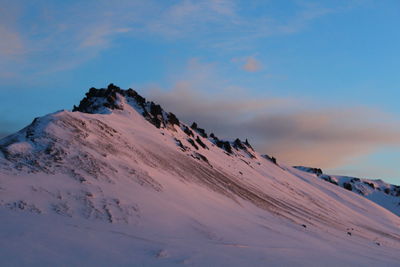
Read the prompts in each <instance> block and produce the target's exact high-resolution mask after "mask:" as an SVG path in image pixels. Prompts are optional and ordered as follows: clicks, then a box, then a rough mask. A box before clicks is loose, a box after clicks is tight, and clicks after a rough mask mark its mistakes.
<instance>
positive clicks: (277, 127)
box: [150, 82, 400, 168]
mask: <svg viewBox="0 0 400 267" xmlns="http://www.w3.org/2000/svg"><path fill="white" fill-rule="evenodd" d="M191 86H192V85H191V84H190V83H189V82H187V83H180V84H178V85H177V87H175V88H173V89H172V90H171V91H167V92H166V91H161V90H153V91H152V92H151V93H150V95H151V98H152V99H155V100H157V101H158V102H159V103H161V104H162V105H163V106H165V108H166V109H167V110H169V111H172V112H175V113H176V114H177V115H178V117H179V118H181V119H182V120H183V121H185V122H187V123H191V122H192V121H196V122H197V123H198V124H199V125H200V126H201V127H204V128H206V130H207V131H208V132H214V133H216V134H217V135H218V136H219V137H221V138H230V139H233V138H236V137H239V138H249V140H251V142H252V143H253V144H254V145H255V146H256V148H257V150H258V151H259V152H261V153H267V154H272V155H274V156H276V157H277V158H278V159H279V160H282V161H284V162H287V163H289V164H293V165H295V164H296V165H297V164H303V165H312V166H318V167H322V168H334V167H337V166H340V165H342V164H345V163H347V161H348V160H351V159H354V158H356V157H358V156H362V155H366V154H368V153H371V152H373V151H374V150H376V149H379V148H382V147H387V146H399V145H400V127H398V126H397V125H400V123H399V121H396V120H395V119H393V118H392V117H391V115H390V114H385V113H383V112H378V111H375V110H370V109H364V108H357V107H347V108H339V107H337V108H333V107H330V108H304V103H300V102H296V101H294V100H291V99H265V98H255V97H250V96H246V95H245V94H243V93H239V94H235V93H226V94H219V95H218V94H217V95H216V94H206V93H200V92H199V91H195V90H194V89H193V88H192V87H191ZM309 106H312V105H309Z"/></svg>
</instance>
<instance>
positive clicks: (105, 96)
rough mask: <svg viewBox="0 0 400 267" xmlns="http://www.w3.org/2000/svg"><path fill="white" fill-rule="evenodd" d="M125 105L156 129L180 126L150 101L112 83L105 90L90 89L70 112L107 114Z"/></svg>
mask: <svg viewBox="0 0 400 267" xmlns="http://www.w3.org/2000/svg"><path fill="white" fill-rule="evenodd" d="M125 104H128V105H130V106H131V107H132V108H134V109H135V110H136V111H137V112H139V113H140V114H142V115H143V116H144V117H145V118H146V119H147V120H148V121H149V122H151V123H152V124H153V125H154V126H156V127H157V128H164V127H166V126H167V125H168V124H170V125H178V126H179V125H180V122H179V119H178V118H177V117H176V116H175V114H173V113H171V112H168V113H167V112H165V111H164V110H163V109H162V107H161V106H160V105H158V104H156V103H154V102H152V101H146V98H144V97H142V96H141V95H139V94H138V93H137V92H136V91H135V90H133V89H131V88H129V89H126V90H125V89H121V88H120V87H118V86H116V85H114V84H113V83H110V84H109V85H108V86H107V88H100V89H97V88H94V87H92V88H90V89H89V91H88V92H87V93H86V96H85V97H84V98H83V99H82V100H81V102H80V103H79V106H75V105H74V107H73V109H72V111H73V112H76V111H80V112H84V113H90V114H108V113H111V112H113V110H124V105H125Z"/></svg>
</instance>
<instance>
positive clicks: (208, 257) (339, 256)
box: [0, 85, 400, 266]
mask: <svg viewBox="0 0 400 267" xmlns="http://www.w3.org/2000/svg"><path fill="white" fill-rule="evenodd" d="M0 218H1V220H0V229H1V231H0V265H2V266H7V265H8V266H14V265H40V266H54V265H57V266H64V265H65V266H71V265H81V266H83V265H84V266H87V265H100V266H110V265H113V266H125V265H129V266H132V265H134V266H149V265H150V266H151V265H163V266H164V265H182V264H183V265H190V266H276V265H278V266H291V265H296V266H321V265H326V266H337V265H339V264H340V265H344V266H349V265H352V266H354V265H357V266H377V265H380V266H381V265H384V266H396V265H398V262H399V260H400V253H399V251H400V228H399V226H400V218H399V217H398V216H396V215H395V214H393V213H391V212H390V211H388V210H386V209H384V208H382V207H381V206H379V205H377V204H375V203H374V202H372V201H370V200H368V199H366V198H364V197H361V196H359V195H357V194H355V193H353V192H350V191H348V190H345V189H343V188H341V187H338V186H336V185H333V184H331V183H327V182H325V181H323V180H321V179H320V178H318V177H316V176H315V175H314V174H313V173H308V172H304V171H302V170H298V169H296V168H293V167H290V166H287V165H285V164H282V163H279V165H278V164H277V162H276V160H275V159H274V158H272V157H268V156H261V155H260V154H259V153H257V152H256V151H254V149H253V148H252V146H251V145H250V143H249V142H248V141H247V140H245V141H242V140H239V139H237V140H235V141H227V140H222V139H219V138H218V137H216V136H215V135H214V134H208V133H207V132H206V131H205V130H204V129H202V128H200V127H199V126H198V125H197V124H196V123H193V124H192V125H191V126H189V125H187V124H185V123H183V122H181V121H179V119H178V118H177V117H176V116H175V115H174V114H173V113H169V112H166V111H164V110H163V109H162V108H161V107H160V106H159V105H157V104H155V103H153V102H148V101H146V100H145V99H144V98H143V97H141V96H140V95H138V94H137V92H135V91H134V90H132V89H128V90H122V89H120V88H118V87H116V86H114V85H110V86H108V88H107V89H95V88H92V89H90V90H89V92H88V93H87V94H86V97H85V98H84V99H83V100H82V101H81V103H80V104H79V106H75V107H74V109H73V112H70V111H60V112H56V113H53V114H49V115H46V116H43V117H40V118H36V119H35V120H34V121H33V122H32V123H31V124H30V125H29V126H27V127H26V128H24V129H22V130H21V131H19V132H18V133H15V134H13V135H10V136H8V137H6V138H4V139H2V140H0Z"/></svg>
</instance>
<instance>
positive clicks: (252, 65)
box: [242, 57, 262, 72]
mask: <svg viewBox="0 0 400 267" xmlns="http://www.w3.org/2000/svg"><path fill="white" fill-rule="evenodd" d="M242 69H243V70H245V71H248V72H257V71H259V70H261V69H262V65H261V62H259V61H258V60H256V59H255V58H254V57H248V58H247V59H246V62H245V63H244V65H243V66H242Z"/></svg>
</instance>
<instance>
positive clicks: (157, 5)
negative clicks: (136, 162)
mask: <svg viewBox="0 0 400 267" xmlns="http://www.w3.org/2000/svg"><path fill="white" fill-rule="evenodd" d="M270 4H271V3H269V2H267V3H264V2H263V1H260V2H254V3H251V4H248V3H247V2H243V1H231V0H204V1H193V0H183V1H175V2H172V3H171V2H167V1H154V0H149V1H139V0H121V1H118V2H110V1H106V0H99V1H85V2H81V1H69V2H68V3H66V4H55V3H48V2H47V3H37V4H34V5H33V4H29V5H28V4H25V3H23V2H22V1H8V3H7V5H4V6H7V8H4V7H3V8H2V9H1V10H0V15H1V16H0V25H1V26H0V36H1V37H2V42H1V43H0V55H1V56H2V62H1V63H0V68H1V70H0V76H2V77H5V78H7V77H15V76H16V74H18V75H20V76H21V77H27V76H28V75H31V76H33V77H35V76H36V75H38V74H47V73H49V72H55V71H62V70H66V69H71V68H75V67H77V66H80V65H81V64H82V63H84V62H85V61H89V60H91V59H93V58H95V57H97V56H98V55H99V54H100V53H101V52H102V51H104V50H107V49H110V48H112V47H115V45H116V44H117V43H118V42H117V41H118V40H120V39H122V38H127V39H129V40H131V39H136V38H138V39H152V38H154V37H156V38H158V40H160V38H161V41H167V42H180V41H185V42H191V43H192V44H193V45H195V46H199V47H207V48H212V49H218V50H221V49H223V50H224V51H226V50H228V49H245V50H246V49H247V50H249V49H252V48H254V46H255V43H256V41H257V40H260V39H262V38H267V37H269V36H271V35H277V34H288V33H293V32H296V31H299V30H302V28H304V27H305V26H306V25H308V24H309V23H311V22H312V21H313V20H315V19H317V18H319V17H321V16H323V15H326V14H329V13H331V12H338V10H339V9H338V8H334V7H329V8H326V7H322V6H313V5H304V4H302V5H299V4H298V3H297V2H296V1H295V2H293V3H292V4H291V5H293V8H294V10H296V12H294V14H292V15H291V16H289V17H285V18H280V17H279V18H277V17H276V16H275V14H274V13H270V12H254V11H257V10H262V9H263V8H265V7H268V5H270ZM267 10H268V8H267ZM249 14H252V16H249ZM5 55H7V58H5ZM10 55H12V58H11V57H10ZM21 62H22V63H23V64H21ZM243 68H244V69H245V70H247V71H256V70H258V69H259V68H260V64H259V62H258V63H257V60H255V59H253V58H249V59H248V62H247V63H246V64H245V65H244V66H243Z"/></svg>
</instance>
